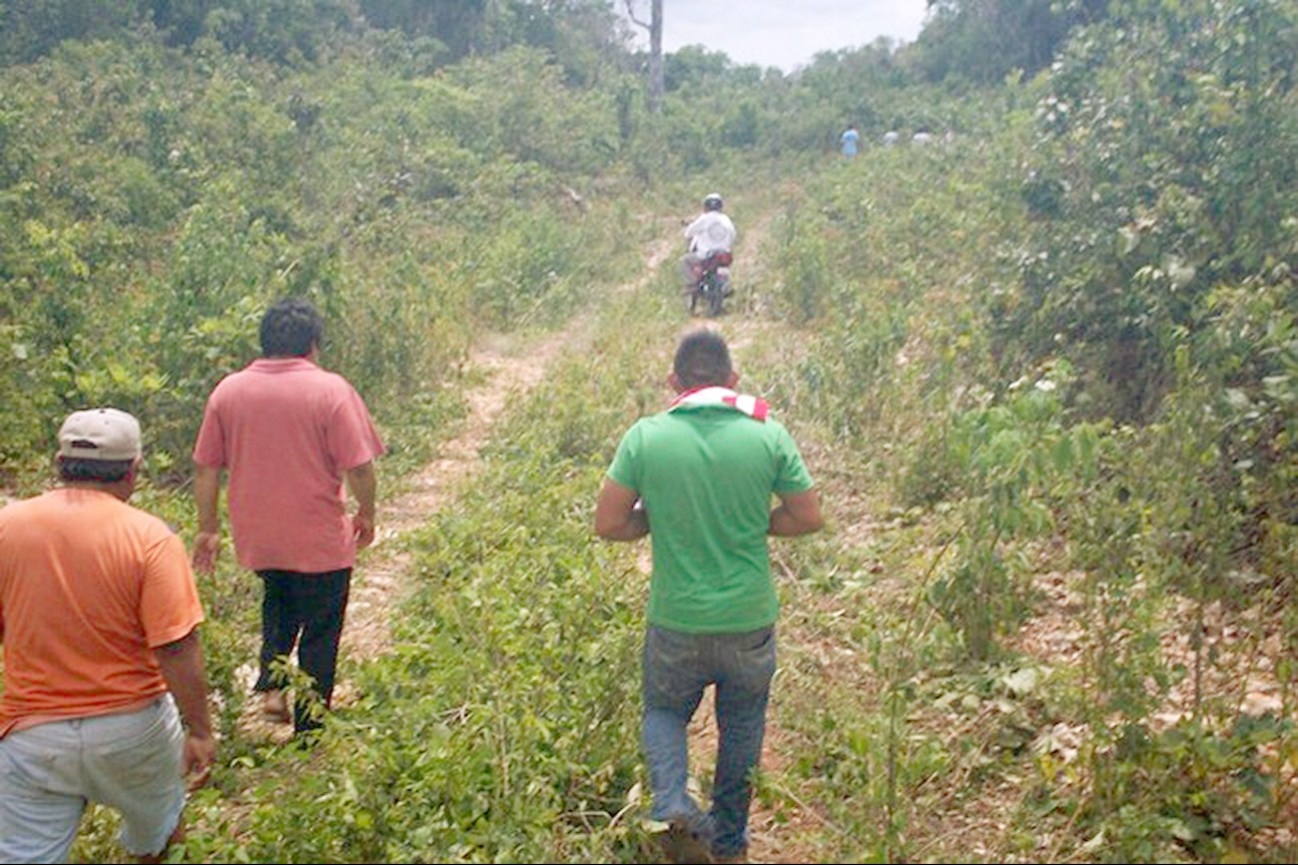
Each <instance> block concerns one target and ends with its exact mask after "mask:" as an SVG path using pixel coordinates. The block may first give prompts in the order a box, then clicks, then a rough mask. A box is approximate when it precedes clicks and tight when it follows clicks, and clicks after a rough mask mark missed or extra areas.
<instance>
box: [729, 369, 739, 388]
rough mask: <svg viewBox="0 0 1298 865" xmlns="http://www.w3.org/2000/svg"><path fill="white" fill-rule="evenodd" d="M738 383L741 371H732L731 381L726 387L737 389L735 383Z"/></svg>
mask: <svg viewBox="0 0 1298 865" xmlns="http://www.w3.org/2000/svg"><path fill="white" fill-rule="evenodd" d="M737 384H739V373H737V372H731V373H730V382H729V383H728V384H727V385H726V387H727V388H729V389H730V390H734V389H735V385H737Z"/></svg>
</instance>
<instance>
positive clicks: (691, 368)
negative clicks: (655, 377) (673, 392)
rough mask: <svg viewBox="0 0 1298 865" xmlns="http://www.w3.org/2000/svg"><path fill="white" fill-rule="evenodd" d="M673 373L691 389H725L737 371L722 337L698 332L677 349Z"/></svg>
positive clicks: (687, 338) (713, 333)
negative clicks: (731, 362)
mask: <svg viewBox="0 0 1298 865" xmlns="http://www.w3.org/2000/svg"><path fill="white" fill-rule="evenodd" d="M672 370H673V371H674V372H675V373H676V377H677V378H678V379H680V381H681V384H683V385H685V387H687V388H699V387H725V386H726V385H728V384H730V376H731V375H732V374H733V372H734V368H733V367H732V366H731V365H730V349H728V348H726V341H725V340H724V339H722V338H721V334H719V333H717V332H716V331H714V330H696V331H694V332H693V333H689V334H686V335H685V337H684V338H683V339H682V340H681V343H680V345H678V346H677V347H676V360H675V362H674V363H673V364H672Z"/></svg>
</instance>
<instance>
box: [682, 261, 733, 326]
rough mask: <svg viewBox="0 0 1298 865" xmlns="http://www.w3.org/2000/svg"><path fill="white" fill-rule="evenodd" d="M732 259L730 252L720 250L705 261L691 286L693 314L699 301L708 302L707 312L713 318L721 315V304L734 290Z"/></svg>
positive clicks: (690, 294)
mask: <svg viewBox="0 0 1298 865" xmlns="http://www.w3.org/2000/svg"><path fill="white" fill-rule="evenodd" d="M732 260H733V259H732V258H731V256H730V253H728V252H718V253H716V254H715V255H711V256H709V257H708V258H707V259H705V260H704V261H703V263H702V266H701V269H700V273H699V278H698V279H697V280H696V281H695V282H694V283H693V284H692V285H691V286H690V292H689V300H690V314H691V315H693V314H694V313H695V311H696V310H697V309H698V305H699V301H703V303H704V304H706V308H707V313H708V315H709V316H711V317H712V318H716V317H717V316H719V315H721V306H722V304H723V303H724V302H725V299H726V298H727V297H729V296H730V295H731V293H732V291H733V290H732V289H731V287H730V263H731V261H732Z"/></svg>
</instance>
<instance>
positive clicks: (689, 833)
mask: <svg viewBox="0 0 1298 865" xmlns="http://www.w3.org/2000/svg"><path fill="white" fill-rule="evenodd" d="M662 844H663V852H664V853H665V854H666V855H667V860H668V861H669V862H675V863H686V862H694V863H705V865H706V863H710V862H712V851H711V846H712V845H711V844H710V843H708V839H707V838H706V837H704V835H703V833H702V832H700V831H699V829H698V827H697V825H694V824H693V823H692V822H691V821H690V820H688V819H686V818H685V817H676V818H674V819H673V820H672V821H671V823H670V824H669V825H668V827H667V831H666V832H664V833H663V835H662Z"/></svg>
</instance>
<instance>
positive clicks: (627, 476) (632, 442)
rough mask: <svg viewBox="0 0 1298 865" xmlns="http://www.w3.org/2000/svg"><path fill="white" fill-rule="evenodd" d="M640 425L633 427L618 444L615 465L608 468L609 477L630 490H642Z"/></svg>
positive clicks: (614, 459) (614, 457) (614, 458)
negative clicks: (639, 458)
mask: <svg viewBox="0 0 1298 865" xmlns="http://www.w3.org/2000/svg"><path fill="white" fill-rule="evenodd" d="M639 429H640V427H639V424H637V425H635V426H633V427H631V429H629V430H627V431H626V434H625V435H623V436H622V440H621V441H620V442H618V445H617V452H616V453H615V454H614V455H613V463H612V465H610V466H609V467H608V477H609V479H610V480H612V481H613V482H614V483H617V484H621V485H622V486H624V487H626V488H627V489H630V490H639V489H640V472H639V463H638V459H637V454H638V453H639V444H640V432H639Z"/></svg>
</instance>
